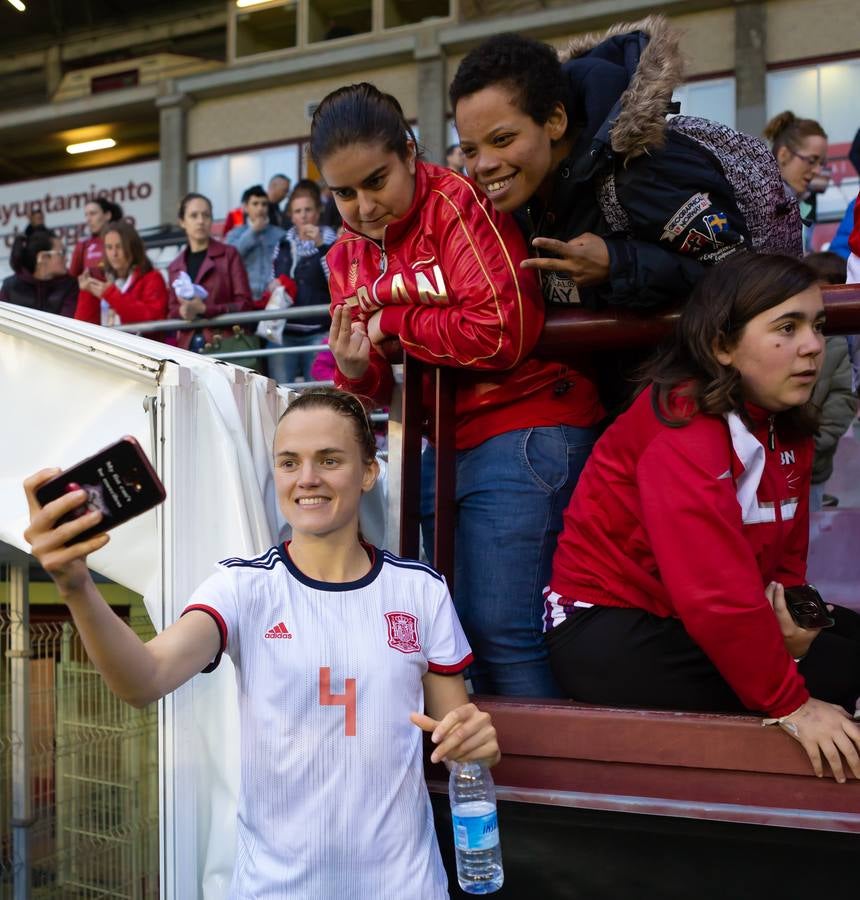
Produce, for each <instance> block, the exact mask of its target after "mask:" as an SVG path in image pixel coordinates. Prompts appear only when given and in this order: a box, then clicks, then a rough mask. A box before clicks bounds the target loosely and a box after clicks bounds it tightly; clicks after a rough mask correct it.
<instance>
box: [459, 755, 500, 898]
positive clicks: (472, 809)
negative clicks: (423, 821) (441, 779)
mask: <svg viewBox="0 0 860 900" xmlns="http://www.w3.org/2000/svg"><path fill="white" fill-rule="evenodd" d="M448 796H449V798H450V800H451V816H452V818H453V820H454V852H455V854H456V856H457V881H459V882H460V887H461V888H462V889H463V890H464V891H465V892H466V893H467V894H491V893H492V892H493V891H497V890H498V889H499V888H500V887H501V886H502V884H503V883H504V880H505V874H504V871H503V870H502V848H501V846H500V845H499V822H498V818H497V817H496V790H495V788H494V786H493V778H492V776H491V775H490V770H489V769H488V768H487V767H486V766H485V765H483V764H482V763H477V762H467V763H454V764H453V765H452V767H451V777H450V779H449V781H448Z"/></svg>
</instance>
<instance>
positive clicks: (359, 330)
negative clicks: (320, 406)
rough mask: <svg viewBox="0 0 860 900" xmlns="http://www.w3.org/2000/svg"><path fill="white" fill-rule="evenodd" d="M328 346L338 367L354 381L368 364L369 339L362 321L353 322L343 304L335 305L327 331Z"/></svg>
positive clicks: (362, 373) (360, 375)
mask: <svg viewBox="0 0 860 900" xmlns="http://www.w3.org/2000/svg"><path fill="white" fill-rule="evenodd" d="M328 346H329V350H331V352H332V354H333V356H334V360H335V362H336V363H337V367H338V369H340V371H341V372H343V374H344V375H345V376H346V377H347V378H349V379H350V380H351V381H355V380H356V379H358V378H361V377H362V376H363V375H364V373H365V372H366V371H367V368H368V366H369V365H370V339H369V338H368V336H367V331H366V329H365V326H364V323H363V322H353V321H352V316H350V314H349V309H348V308H347V307H346V305H345V304H342V305H341V306H337V307H335V310H334V312H333V313H332V317H331V328H330V329H329V333H328Z"/></svg>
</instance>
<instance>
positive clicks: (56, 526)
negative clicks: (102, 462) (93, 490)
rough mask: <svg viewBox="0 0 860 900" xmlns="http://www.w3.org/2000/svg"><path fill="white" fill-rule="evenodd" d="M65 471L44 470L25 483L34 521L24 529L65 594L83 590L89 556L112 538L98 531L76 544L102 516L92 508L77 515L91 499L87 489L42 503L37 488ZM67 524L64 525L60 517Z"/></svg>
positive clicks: (41, 560) (40, 559)
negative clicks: (78, 538)
mask: <svg viewBox="0 0 860 900" xmlns="http://www.w3.org/2000/svg"><path fill="white" fill-rule="evenodd" d="M60 473H61V470H60V469H42V470H41V471H39V472H36V474H35V475H31V476H30V477H29V478H27V479H26V480H25V482H24V491H25V493H26V494H27V506H28V507H29V509H30V524H29V526H28V527H27V530H26V531H25V532H24V538H25V540H26V541H27V542H28V543H29V544H30V547H31V549H32V553H33V556H35V557H36V559H37V560H38V561H39V565H41V566H42V568H43V569H44V570H45V571H46V572H47V573H48V574H49V575H50V576H51V578H53V580H54V582H55V583H56V585H57V588H58V589H59V591H60V594H61V595H67V594H70V593H73V592H75V591H79V590H81V589H82V588H83V586H84V585H85V584H86V583H87V582H88V581H89V580H90V578H91V576H90V573H89V569H87V562H86V560H87V556H89V554H90V553H94V552H95V551H96V550H101V548H102V547H104V545H105V544H106V543H107V542H108V541H109V540H110V536H109V535H108V534H106V533H105V532H101V533H100V534H96V535H94V536H93V537H90V538H88V539H87V540H85V541H81V542H78V543H75V539H76V538H77V537H79V535H81V534H82V533H83V532H84V531H86V530H88V529H89V528H92V527H93V526H97V525H98V524H99V522H100V521H101V518H102V513H101V512H100V511H99V510H91V511H89V512H86V513H84V514H83V515H82V516H75V517H73V518H71V519H68V516H70V515H73V514H74V512H75V510H77V509H79V508H80V507H81V506H82V505H83V504H85V503H86V501H87V495H86V491H84V490H82V489H81V490H77V491H71V492H69V493H67V494H64V495H63V496H62V497H59V498H58V499H57V500H52V501H51V502H50V503H48V504H46V505H45V506H41V505H40V503H39V501H38V500H37V499H36V491H37V490H38V489H39V488H40V487H41V486H42V485H44V484H46V483H48V482H50V481H52V480H53V479H54V478H56V477H57V476H58V475H59V474H60ZM61 519H63V520H64V521H63V523H62V524H60V520H61Z"/></svg>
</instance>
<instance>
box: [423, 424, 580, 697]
mask: <svg viewBox="0 0 860 900" xmlns="http://www.w3.org/2000/svg"><path fill="white" fill-rule="evenodd" d="M596 438H597V430H596V429H593V428H574V427H573V426H571V425H555V426H550V427H541V428H524V429H520V430H518V431H510V432H507V433H506V434H500V435H498V436H497V437H494V438H490V439H489V440H487V441H484V443H482V444H479V445H478V446H477V447H473V448H472V449H471V450H461V451H458V453H457V487H456V499H457V523H456V535H455V555H456V559H455V579H454V581H455V583H454V585H453V596H454V606H455V607H456V609H457V614H458V615H459V617H460V621H461V622H462V624H463V628H464V630H465V632H466V636H467V637H468V638H469V642H470V643H471V645H472V650H473V652H474V654H475V663H474V664H473V665H472V667H471V669H470V673H469V674H470V676H471V679H472V686H473V688H474V690H475V691H476V692H477V693H481V694H502V695H506V696H512V697H513V696H520V697H560V696H562V694H561V691H560V689H559V688H558V686H557V685H556V683H555V680H554V679H553V677H552V674H551V672H550V668H549V662H548V658H547V650H546V646H545V644H544V640H543V635H542V625H541V614H542V610H543V595H542V590H543V588H544V586H545V585H546V584H547V583H548V581H549V575H550V568H551V566H552V556H553V553H554V552H555V545H556V541H557V538H558V534H559V532H560V531H561V524H562V516H563V514H564V510H565V508H566V507H567V504H568V501H569V500H570V495H571V493H572V492H573V488H574V486H575V484H576V481H577V479H578V478H579V474H580V472H581V471H582V467H583V465H584V464H585V460H586V458H587V457H588V454H589V453H590V452H591V448H592V446H593V445H594V441H595V440H596ZM435 461H436V451H435V448H433V447H431V446H428V447H427V449H426V450H425V451H424V456H423V458H422V472H421V478H422V485H421V488H422V490H421V526H422V535H423V541H424V549H425V552H426V553H427V556H428V558H429V559H431V560H432V548H433V529H434V526H435V522H434V512H433V501H434V495H435V485H434V467H435Z"/></svg>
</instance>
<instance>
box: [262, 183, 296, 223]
mask: <svg viewBox="0 0 860 900" xmlns="http://www.w3.org/2000/svg"><path fill="white" fill-rule="evenodd" d="M290 183H291V182H290V179H289V178H287V176H286V175H273V176H272V177H271V178H270V179H269V187H268V189H267V190H266V195H267V196H268V198H269V224H270V225H275V226H276V227H278V228H288V227H289V224H290V223H289V215H288V214H286V213H284V212H282V211H281V203H283V202H284V198H285V197H287V196H288V195H289V193H290Z"/></svg>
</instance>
